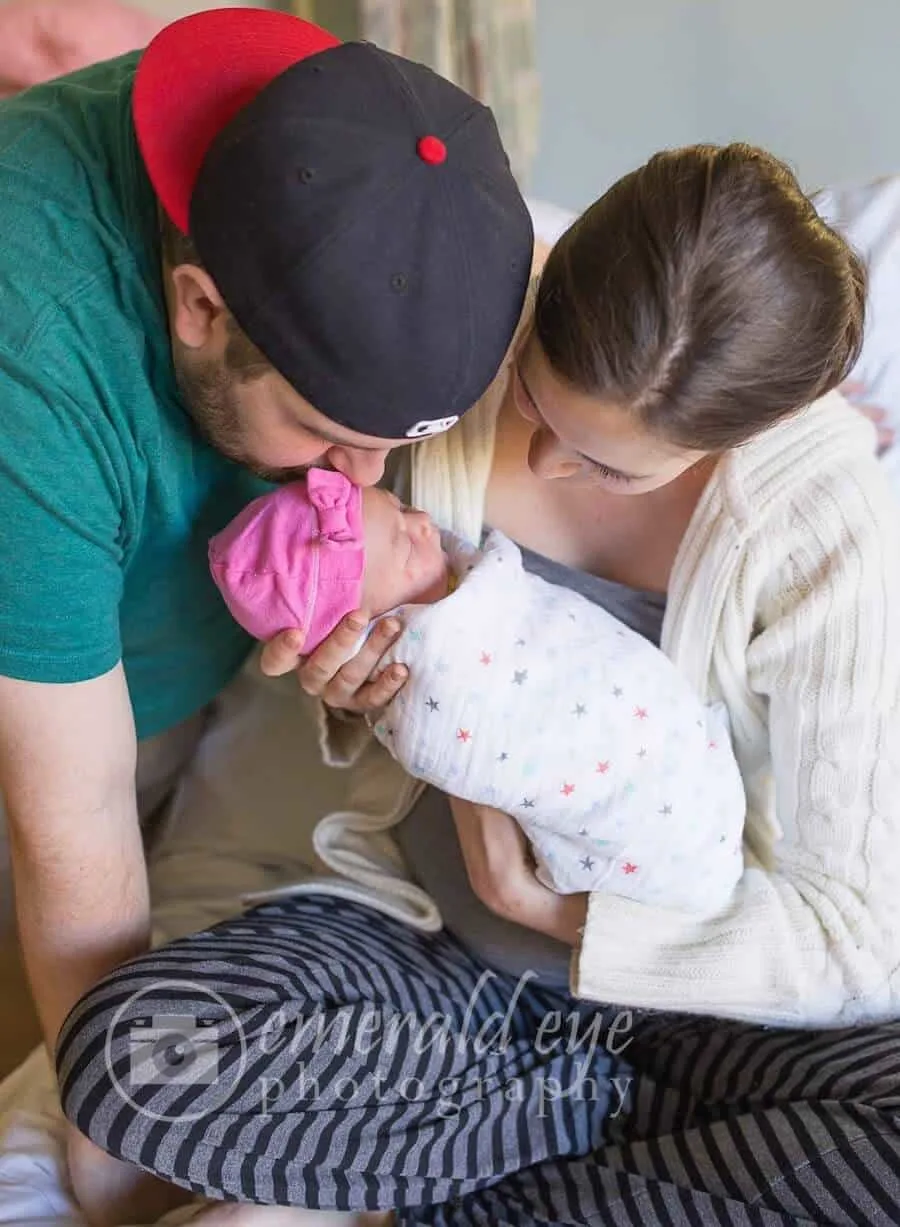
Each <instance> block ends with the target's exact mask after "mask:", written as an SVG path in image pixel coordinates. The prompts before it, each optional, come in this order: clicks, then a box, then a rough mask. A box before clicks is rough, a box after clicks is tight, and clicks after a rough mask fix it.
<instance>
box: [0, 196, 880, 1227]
mask: <svg viewBox="0 0 900 1227" xmlns="http://www.w3.org/2000/svg"><path fill="white" fill-rule="evenodd" d="M825 204H826V208H827V212H828V213H829V214H830V215H831V216H833V217H835V218H836V219H840V221H841V223H843V224H844V225H845V226H847V227H848V228H849V230H850V232H851V235H852V237H853V239H854V240H855V242H856V244H857V246H858V247H860V249H861V250H862V251H863V253H864V254H865V255H866V257H867V258H868V259H869V260H870V262H871V264H872V272H873V280H872V298H873V304H872V318H873V323H874V324H875V327H873V329H872V332H871V333H870V335H869V337H868V339H867V342H866V347H865V351H864V354H863V358H862V360H861V362H860V365H859V368H858V369H859V374H860V376H861V377H862V378H863V379H865V380H866V382H867V383H868V384H869V385H870V388H871V390H872V398H873V400H875V401H876V402H877V403H880V404H882V405H884V406H885V407H886V408H887V409H888V410H889V412H890V414H891V417H892V420H893V422H894V424H895V426H897V427H898V428H900V177H898V178H896V179H887V180H883V181H881V183H880V184H875V185H866V186H865V187H856V188H853V187H850V188H847V189H842V190H839V191H834V192H831V193H829V195H828V198H827V200H826V201H825ZM531 207H532V213H533V216H534V218H535V227H536V230H537V232H538V234H539V236H540V237H542V238H544V239H545V240H546V241H548V242H551V243H552V242H554V241H555V239H556V238H557V237H558V236H559V234H560V233H561V231H562V230H563V229H565V227H566V225H567V224H568V222H569V220H570V215H569V214H568V213H566V211H565V210H561V209H558V208H557V207H556V206H553V205H548V204H546V203H544V202H540V201H533V202H531ZM885 463H886V465H887V466H888V468H889V470H890V472H891V475H892V478H893V479H894V481H895V483H896V488H897V490H898V492H900V447H896V448H894V449H893V452H892V453H889V454H888V456H887V457H886V458H885ZM311 762H314V763H315V764H316V769H315V770H314V771H308V770H307V769H306V768H307V765H308V764H310V763H311ZM345 787H346V777H345V776H343V775H342V773H341V772H338V771H333V772H330V773H328V772H324V771H323V770H322V768H321V766H320V765H319V756H318V747H317V738H316V730H315V721H314V716H313V708H312V705H311V704H310V703H309V702H308V701H305V700H303V698H302V695H300V692H299V690H298V687H297V684H296V682H295V680H294V679H293V678H292V677H288V678H283V679H281V680H279V681H271V680H267V679H265V678H263V677H262V676H261V675H260V674H259V671H258V668H257V664H256V658H255V656H254V657H253V658H251V660H250V661H248V663H247V665H246V666H245V668H244V669H243V671H242V672H241V674H240V675H239V676H238V678H236V680H235V681H234V683H233V684H232V685H231V686H230V687H229V688H228V690H227V691H226V692H225V693H224V694H223V695H222V697H221V698H220V700H219V702H218V704H217V710H216V713H215V716H214V719H213V721H212V724H211V726H210V729H209V731H208V732H207V734H206V736H205V737H204V740H203V743H202V745H201V747H200V751H199V753H198V755H197V758H196V760H195V762H194V764H193V766H192V768H191V770H190V772H189V773H188V775H187V776H186V778H185V780H184V781H183V783H182V785H181V787H180V789H179V792H178V795H177V796H176V798H175V801H174V804H173V807H172V816H171V819H170V822H169V826H168V829H167V831H166V834H165V837H164V838H163V840H162V841H161V844H160V846H159V847H158V849H157V852H156V854H155V856H154V861H153V865H152V867H151V887H152V892H153V899H154V922H155V938H156V940H158V941H161V940H165V939H171V938H174V937H178V936H181V935H183V934H185V933H190V932H193V931H196V930H197V929H201V928H205V927H207V926H209V925H210V924H215V923H216V922H217V921H219V920H223V919H225V918H226V917H227V916H229V915H233V914H235V912H237V911H239V910H240V907H241V896H242V894H243V893H245V892H251V891H263V890H270V889H272V888H274V887H277V886H279V885H281V884H284V883H287V882H292V881H297V880H298V879H300V878H302V877H303V876H304V874H305V873H306V872H307V871H308V870H309V868H310V866H312V865H313V864H314V856H313V851H312V842H311V831H312V827H313V826H314V824H315V821H316V819H317V818H318V817H320V816H322V815H324V814H326V813H328V812H330V811H331V810H334V809H339V808H341V807H342V805H343V802H344V791H345ZM298 798H302V804H300V805H298V803H297V799H298ZM62 1139H63V1123H62V1119H61V1114H60V1111H59V1107H58V1105H57V1102H56V1095H55V1088H54V1080H53V1075H52V1071H51V1069H50V1065H49V1062H48V1060H47V1057H46V1054H45V1053H44V1051H43V1050H42V1049H38V1050H36V1051H35V1052H34V1053H32V1055H31V1056H30V1057H29V1058H28V1059H27V1060H26V1061H25V1062H24V1063H23V1064H22V1065H21V1066H20V1067H19V1068H18V1069H17V1070H16V1071H15V1072H14V1073H12V1074H11V1075H10V1076H9V1077H8V1078H7V1079H6V1080H5V1081H4V1082H2V1083H0V1224H2V1225H6V1224H9V1225H10V1227H11V1225H13V1224H15V1225H16V1227H20V1225H21V1227H25V1225H27V1227H84V1223H85V1221H84V1219H83V1217H82V1216H81V1215H80V1214H79V1212H78V1209H77V1207H76V1206H75V1204H74V1202H73V1200H72V1197H71V1192H70V1189H69V1185H68V1179H67V1174H66V1170H65V1162H64V1156H63V1141H62ZM190 1215H191V1211H187V1212H184V1211H181V1212H178V1213H177V1214H175V1215H169V1216H167V1217H166V1219H164V1220H161V1221H163V1222H166V1223H167V1224H172V1225H173V1227H174V1224H175V1223H181V1222H184V1221H186V1219H187V1218H189V1217H190Z"/></svg>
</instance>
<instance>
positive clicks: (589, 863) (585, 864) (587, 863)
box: [581, 856, 594, 871]
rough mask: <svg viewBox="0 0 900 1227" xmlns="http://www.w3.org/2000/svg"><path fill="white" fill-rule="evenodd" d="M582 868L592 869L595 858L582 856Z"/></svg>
mask: <svg viewBox="0 0 900 1227" xmlns="http://www.w3.org/2000/svg"><path fill="white" fill-rule="evenodd" d="M581 868H582V869H587V870H588V871H590V870H591V869H593V868H594V858H593V857H591V856H583V857H582V858H581Z"/></svg>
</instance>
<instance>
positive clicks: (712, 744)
mask: <svg viewBox="0 0 900 1227" xmlns="http://www.w3.org/2000/svg"><path fill="white" fill-rule="evenodd" d="M706 748H707V750H715V748H716V743H715V742H714V741H711V742H710V743H709V745H708V746H707V747H706Z"/></svg>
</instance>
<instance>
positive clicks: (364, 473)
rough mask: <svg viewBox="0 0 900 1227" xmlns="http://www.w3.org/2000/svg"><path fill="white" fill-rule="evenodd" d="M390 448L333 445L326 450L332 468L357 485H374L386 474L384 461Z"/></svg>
mask: <svg viewBox="0 0 900 1227" xmlns="http://www.w3.org/2000/svg"><path fill="white" fill-rule="evenodd" d="M389 451H390V448H388V447H386V448H384V450H383V451H382V450H381V449H379V450H378V451H369V450H368V449H367V450H365V451H363V450H362V449H361V448H356V447H331V448H329V449H328V451H327V452H326V456H327V458H328V463H329V464H330V465H331V467H332V468H334V469H337V471H338V472H339V473H343V474H344V476H345V477H349V478H350V480H351V481H352V482H354V483H355V484H356V485H357V486H374V485H375V483H376V482H377V481H380V480H381V478H382V477H383V475H384V462H385V460H386V459H387V455H388V452H389Z"/></svg>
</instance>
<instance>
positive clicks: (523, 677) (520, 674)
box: [513, 669, 528, 686]
mask: <svg viewBox="0 0 900 1227" xmlns="http://www.w3.org/2000/svg"><path fill="white" fill-rule="evenodd" d="M527 680H528V670H527V669H516V671H515V673H514V674H513V685H514V686H524V684H525V682H526V681H527Z"/></svg>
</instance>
